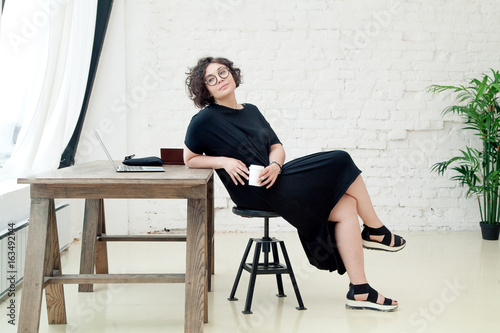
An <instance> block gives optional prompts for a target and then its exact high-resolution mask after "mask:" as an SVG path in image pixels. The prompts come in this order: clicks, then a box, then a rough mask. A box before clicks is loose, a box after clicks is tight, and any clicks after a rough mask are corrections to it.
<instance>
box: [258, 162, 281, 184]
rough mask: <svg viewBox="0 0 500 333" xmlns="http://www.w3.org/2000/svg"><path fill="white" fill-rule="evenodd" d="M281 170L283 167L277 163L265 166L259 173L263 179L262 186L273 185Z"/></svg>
mask: <svg viewBox="0 0 500 333" xmlns="http://www.w3.org/2000/svg"><path fill="white" fill-rule="evenodd" d="M280 171H281V169H280V167H279V166H278V165H277V164H276V163H273V164H271V165H268V166H267V167H265V168H264V170H262V172H261V173H260V175H259V178H260V179H261V181H260V186H266V185H267V186H266V188H270V187H271V186H273V184H274V182H275V181H276V179H278V175H279V174H280Z"/></svg>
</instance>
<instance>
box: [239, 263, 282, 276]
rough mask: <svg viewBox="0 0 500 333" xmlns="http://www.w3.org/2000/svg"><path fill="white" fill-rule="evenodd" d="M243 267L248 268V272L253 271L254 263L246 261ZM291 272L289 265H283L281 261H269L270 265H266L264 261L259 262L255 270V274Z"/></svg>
mask: <svg viewBox="0 0 500 333" xmlns="http://www.w3.org/2000/svg"><path fill="white" fill-rule="evenodd" d="M243 269H244V270H246V271H247V272H250V273H251V272H252V269H253V264H251V263H246V264H245V265H243ZM288 272H290V270H289V269H288V267H286V266H285V265H282V264H280V263H269V264H268V266H267V267H266V266H264V264H263V263H259V265H258V266H257V270H256V271H255V274H257V275H260V274H287V273H288Z"/></svg>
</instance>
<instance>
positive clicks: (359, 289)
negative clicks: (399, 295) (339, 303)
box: [345, 283, 398, 312]
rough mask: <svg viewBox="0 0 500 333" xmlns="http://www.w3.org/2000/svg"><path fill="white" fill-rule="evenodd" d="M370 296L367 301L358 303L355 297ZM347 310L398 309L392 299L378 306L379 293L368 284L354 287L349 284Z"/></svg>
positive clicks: (387, 299) (385, 300)
mask: <svg viewBox="0 0 500 333" xmlns="http://www.w3.org/2000/svg"><path fill="white" fill-rule="evenodd" d="M360 294H368V297H367V298H366V301H356V300H355V299H354V295H360ZM346 297H347V303H346V305H345V307H346V308H347V309H354V310H363V309H367V310H376V311H387V312H388V311H394V310H396V309H397V308H398V305H397V304H392V299H390V298H385V299H384V304H378V303H377V299H378V292H377V291H376V290H375V289H373V288H372V287H370V285H369V284H368V283H365V284H357V285H354V284H352V283H349V291H348V292H347V296H346Z"/></svg>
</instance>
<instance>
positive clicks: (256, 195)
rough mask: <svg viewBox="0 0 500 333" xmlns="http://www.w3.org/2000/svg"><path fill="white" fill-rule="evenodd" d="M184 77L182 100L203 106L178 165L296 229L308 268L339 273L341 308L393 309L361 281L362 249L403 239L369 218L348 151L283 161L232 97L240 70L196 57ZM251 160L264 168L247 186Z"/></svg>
mask: <svg viewBox="0 0 500 333" xmlns="http://www.w3.org/2000/svg"><path fill="white" fill-rule="evenodd" d="M187 74H188V77H187V79H186V85H187V88H188V91H189V95H190V98H191V99H192V100H193V101H194V103H195V105H196V106H197V107H199V108H203V109H202V110H200V111H199V112H198V113H197V114H196V115H195V116H194V117H193V118H192V120H191V123H190V124H189V127H188V129H187V133H186V139H185V147H184V162H185V163H186V165H187V166H188V167H190V168H213V169H215V170H216V172H217V174H218V175H219V177H220V179H221V180H222V182H223V184H224V186H225V187H226V189H227V190H228V192H229V195H230V196H231V199H232V200H233V201H234V203H235V204H236V205H237V206H239V207H244V208H253V209H260V210H267V211H275V212H277V213H279V214H280V215H281V216H282V217H283V218H284V219H285V220H287V221H288V222H290V223H291V224H292V225H293V226H295V227H296V228H297V230H298V233H299V237H300V240H301V243H302V245H303V247H304V250H305V252H306V254H307V256H308V259H309V261H310V263H311V264H312V265H314V266H316V267H317V268H319V269H327V270H330V271H333V270H337V271H338V273H339V274H344V273H345V272H346V271H347V274H348V276H349V280H350V284H349V291H348V293H347V304H346V306H347V307H348V308H356V309H373V310H381V311H392V310H395V309H396V308H397V307H398V303H397V302H396V301H393V300H391V299H388V298H385V297H384V296H382V295H381V294H379V293H377V291H375V290H374V289H373V288H371V287H370V286H369V284H368V282H367V279H366V276H365V271H364V261H363V260H364V259H363V246H364V247H366V248H371V249H379V250H386V251H399V250H401V249H402V248H403V247H404V246H405V245H406V242H405V240H403V239H402V238H401V237H399V236H397V235H393V234H392V233H391V232H390V231H389V230H388V229H387V228H386V227H385V226H384V225H383V224H382V222H381V221H380V219H379V218H378V217H377V215H376V213H375V211H374V209H373V206H372V203H371V200H370V197H369V195H368V192H367V190H366V187H365V185H364V182H363V179H362V178H361V176H360V173H361V171H360V170H359V169H358V168H357V167H356V165H355V164H354V162H353V161H352V159H351V158H350V156H349V155H348V154H347V153H346V152H343V151H331V152H321V153H316V154H312V155H308V156H304V157H302V158H298V159H296V160H293V161H290V162H287V163H286V164H283V163H284V161H285V151H284V149H283V146H282V144H281V142H280V141H279V139H278V137H277V136H276V134H275V133H274V131H273V129H272V128H271V127H270V125H269V123H268V122H267V121H266V120H265V118H264V117H263V116H262V114H261V113H260V112H259V110H258V109H257V107H255V106H254V105H252V104H239V103H238V102H237V101H236V96H235V89H236V88H237V87H238V86H239V84H240V83H241V74H240V70H239V69H238V68H235V67H234V66H233V63H232V62H231V61H229V60H228V59H225V58H212V57H207V58H202V59H200V60H199V61H198V64H197V65H196V66H195V67H193V68H191V69H190V72H189V73H187ZM251 164H256V165H262V166H265V168H264V170H263V171H262V172H261V173H260V176H259V177H260V179H261V182H260V187H256V186H249V185H248V179H249V177H248V175H249V169H248V167H249V166H250V165H251ZM358 215H359V216H360V217H361V219H362V220H363V223H364V229H363V232H362V233H361V230H360V226H359V222H358Z"/></svg>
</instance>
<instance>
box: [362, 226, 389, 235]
mask: <svg viewBox="0 0 500 333" xmlns="http://www.w3.org/2000/svg"><path fill="white" fill-rule="evenodd" d="M364 226H365V229H367V230H368V232H369V233H370V235H373V236H383V235H387V234H390V233H391V232H390V231H389V229H387V227H386V226H385V225H383V226H381V227H380V228H372V227H369V226H367V225H366V224H365V225H364Z"/></svg>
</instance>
